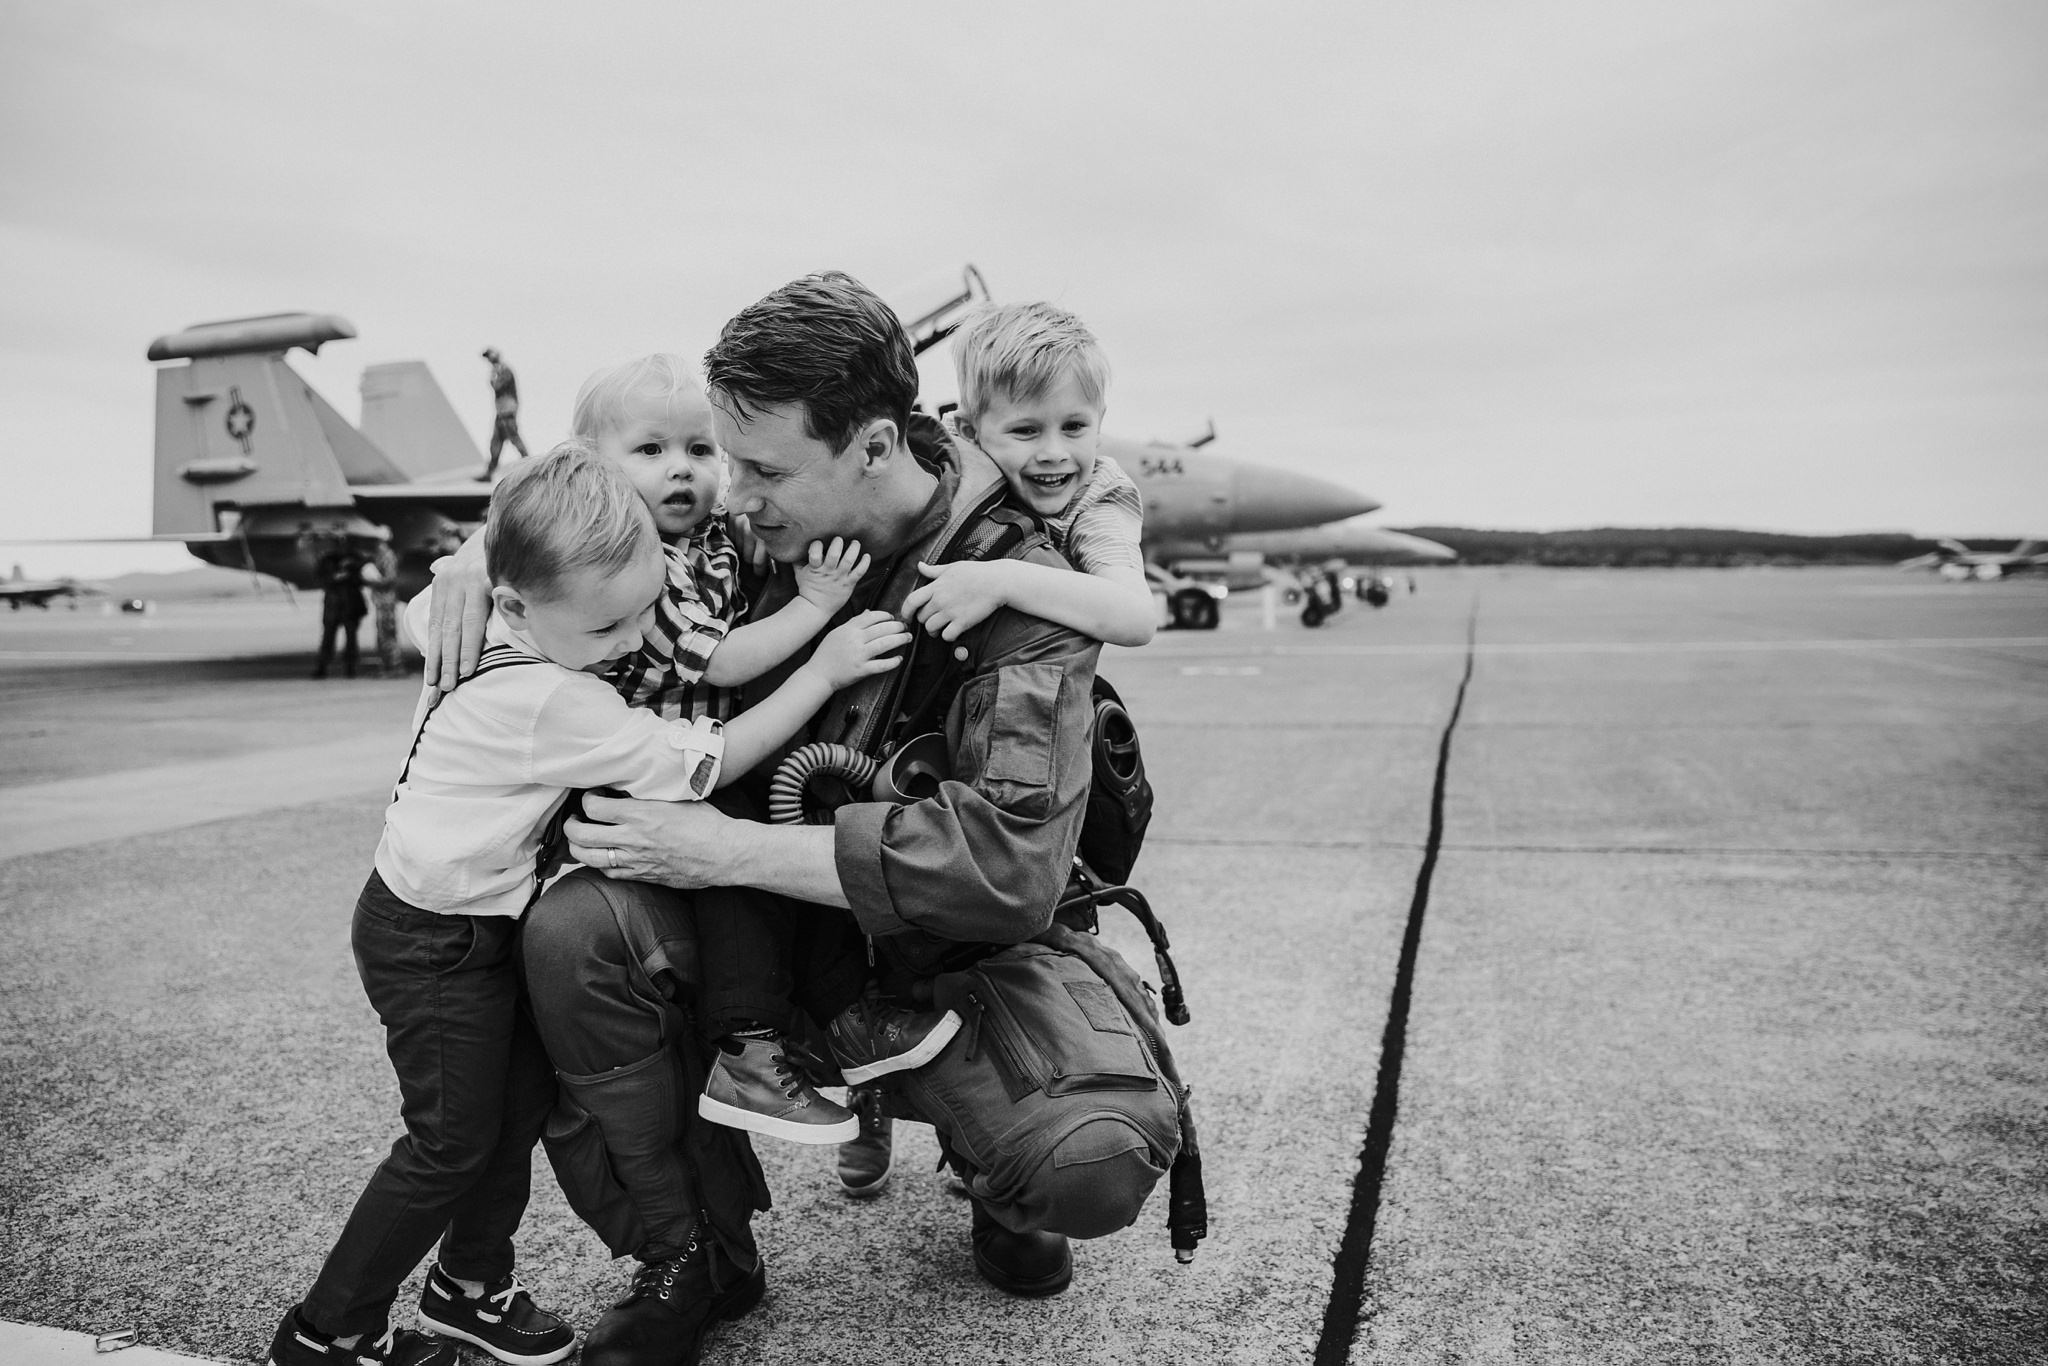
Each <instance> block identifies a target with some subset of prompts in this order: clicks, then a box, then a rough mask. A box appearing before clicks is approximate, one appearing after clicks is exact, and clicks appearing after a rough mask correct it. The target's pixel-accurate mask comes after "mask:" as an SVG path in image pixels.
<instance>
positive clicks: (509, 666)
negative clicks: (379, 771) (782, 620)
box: [269, 441, 909, 1366]
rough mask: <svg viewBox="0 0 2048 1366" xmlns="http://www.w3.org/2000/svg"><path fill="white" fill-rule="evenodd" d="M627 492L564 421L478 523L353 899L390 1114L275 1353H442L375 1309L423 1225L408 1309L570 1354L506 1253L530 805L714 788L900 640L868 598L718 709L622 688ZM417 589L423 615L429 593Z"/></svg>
mask: <svg viewBox="0 0 2048 1366" xmlns="http://www.w3.org/2000/svg"><path fill="white" fill-rule="evenodd" d="M636 492H637V491H636V490H635V488H634V487H633V485H632V484H631V483H629V482H628V481H627V480H626V479H625V478H623V477H621V475H620V474H619V472H618V471H617V470H616V469H615V468H614V467H613V466H612V464H611V463H610V462H608V461H606V460H604V459H603V458H602V457H600V456H599V455H598V454H597V452H596V451H595V450H594V449H593V448H592V447H591V445H590V444H589V443H588V442H580V441H571V442H565V443H563V445H561V446H558V447H557V448H556V449H555V450H554V451H552V452H550V453H549V454H548V455H547V456H546V457H545V458H544V459H542V460H539V461H534V462H531V463H524V464H522V465H520V466H519V467H518V468H517V469H515V470H514V471H513V472H512V474H511V475H509V476H508V477H507V478H506V479H505V480H504V481H503V482H501V483H500V484H499V485H498V487H497V488H496V490H495V491H494V492H493V494H492V516H491V519H490V522H489V525H488V527H487V529H486V531H485V533H484V537H483V540H484V555H485V561H486V565H487V568H488V572H489V574H490V578H491V583H492V588H491V597H492V599H493V601H494V604H495V607H496V609H497V610H496V613H495V615H494V616H493V618H492V620H491V623H490V626H489V628H488V631H487V637H486V639H487V648H486V650H485V652H484V657H483V661H482V663H481V664H480V666H479V667H478V668H477V670H476V671H475V672H474V673H473V674H472V675H470V677H469V678H468V679H466V680H464V682H463V683H462V684H460V685H459V686H458V687H457V688H455V689H453V690H451V691H449V692H447V693H437V692H436V691H435V690H433V689H431V688H429V689H428V690H427V692H426V693H425V695H424V696H423V697H422V699H421V703H420V709H419V713H418V720H417V722H416V726H417V729H416V732H415V735H414V740H413V748H412V752H411V753H410V754H409V755H408V756H407V759H406V763H405V767H404V769H403V771H402V772H401V774H400V776H399V782H398V788H397V791H396V792H395V793H394V794H393V798H392V803H391V805H390V807H389V808H388V809H387V811H386V812H385V817H384V834H383V838H382V840H381V841H380V842H379V843H378V846H377V857H376V866H375V869H374V870H373V871H372V873H371V874H370V877H369V881H368V883H367V884H366V885H365V887H364V889H363V892H362V895H361V897H360V898H359V899H358V901H357V903H356V914H355V923H354V929H353V934H352V941H353V944H354V948H355V954H356V963H357V967H358V970H359V971H360V972H361V974H362V978H363V985H364V989H365V990H366V992H367V993H368V995H369V997H370V1002H371V1004H372V1005H373V1006H375V1008H376V1010H377V1013H378V1016H379V1018H380V1019H382V1020H383V1022H384V1026H385V1030H386V1041H387V1042H386V1046H387V1050H388V1052H389V1053H390V1056H391V1061H392V1065H393V1067H394V1068H395V1069H396V1071H397V1073H398V1081H399V1089H400V1091H401V1093H402V1095H403V1097H404V1109H403V1114H404V1118H405V1124H406V1132H405V1135H404V1136H403V1137H401V1138H400V1139H399V1140H398V1141H397V1143H395V1144H394V1145H393V1146H392V1150H391V1155H390V1156H389V1157H388V1158H386V1159H385V1161H384V1162H383V1164H382V1165H380V1166H379V1167H378V1168H377V1170H376V1172H375V1173H373V1174H372V1176H371V1177H370V1181H369V1184H368V1186H367V1187H366V1188H365V1189H364V1191H363V1194H362V1196H361V1197H360V1198H359V1199H358V1200H357V1202H356V1205H355V1208H354V1210H353V1211H352V1212H351V1214H350V1215H349V1218H348V1222H347V1224H346V1225H345V1226H344V1228H343V1230H342V1233H341V1236H340V1238H339V1239H338V1240H337V1241H336V1243H335V1246H334V1249H333V1251H332V1252H331V1253H329V1255H328V1258H327V1262H326V1264H325V1265H324V1266H323V1267H322V1269H321V1272H320V1276H319V1278H318V1280H316V1281H315V1283H314V1285H313V1288H312V1290H311V1291H309V1292H308V1293H307V1295H306V1298H305V1300H304V1302H303V1303H302V1304H300V1305H298V1306H296V1307H294V1308H292V1309H290V1310H287V1311H286V1312H285V1316H284V1319H283V1321H282V1322H281V1323H280V1324H279V1326H278V1330H277V1334H276V1337H275V1338H274V1339H273V1340H272V1343H271V1348H270V1357H269V1360H270V1363H271V1366H310V1364H311V1363H316V1362H319V1363H327V1364H328V1366H342V1364H343V1363H346V1366H356V1363H358V1362H366V1363H377V1362H382V1363H388V1364H389V1366H428V1364H429V1363H432V1364H433V1366H454V1362H455V1355H454V1352H453V1350H452V1349H451V1348H450V1347H449V1346H448V1345H447V1344H446V1343H444V1342H438V1341H436V1340H434V1339H431V1338H426V1337H422V1336H420V1335H418V1334H414V1333H411V1332H393V1331H390V1330H389V1328H388V1319H389V1314H390V1309H391V1302H392V1299H393V1297H394V1296H395V1295H396V1293H397V1290H398V1287H399V1285H400V1283H401V1282H402V1281H403V1280H404V1279H405V1278H406V1277H407V1276H408V1275H410V1274H411V1272H412V1270H413V1268H414V1267H415V1266H416V1265H418V1263H419V1261H420V1259H421V1258H422V1257H423V1256H424V1255H425V1254H426V1253H427V1251H428V1250H429V1249H430V1248H431V1247H432V1246H433V1244H434V1242H435V1240H436V1239H437V1238H439V1239H440V1242H441V1252H440V1258H439V1260H438V1261H437V1262H436V1263H435V1265H434V1267H433V1268H432V1269H431V1270H430V1271H429V1273H428V1276H427V1285H426V1289H425V1291H424V1292H423V1294H422V1296H421V1301H420V1322H421V1325H422V1326H423V1327H425V1328H427V1329H429V1330H430V1331H432V1332H434V1333H438V1334H441V1335H443V1336H444V1337H452V1338H457V1339H460V1340H462V1341H465V1342H470V1343H474V1344H475V1345H477V1346H479V1347H482V1348H484V1349H485V1350H486V1351H488V1352H490V1353H491V1354H492V1355H493V1356H495V1357H497V1358H498V1359H499V1360H501V1361H505V1362H511V1363H516V1364H517V1366H548V1363H553V1362H557V1361H560V1360H561V1359H562V1358H564V1357H566V1356H567V1355H568V1354H569V1353H570V1351H571V1350H572V1349H573V1348H574V1347H575V1334H574V1333H573V1332H572V1331H571V1330H570V1328H569V1326H568V1325H567V1324H565V1323H564V1322H562V1320H561V1319H559V1318H557V1317H556V1316H554V1315H552V1314H549V1313H547V1312H545V1311H543V1310H541V1309H539V1308H537V1307H535V1305H534V1304H533V1301H532V1299H531V1297H530V1296H529V1295H528V1294H527V1292H526V1290H525V1289H524V1288H523V1287H522V1286H521V1285H520V1284H519V1282H518V1281H517V1280H516V1279H515V1278H514V1277H513V1275H512V1234H513V1232H514V1231H515V1230H516V1229H517V1228H518V1226H519V1221H520V1218H521V1216H522V1214H523V1213H524V1211H525V1207H526V1200H527V1190H528V1174H529V1170H530V1166H531V1162H532V1156H531V1155H532V1149H533V1145H534V1142H535V1140H536V1139H537V1138H538V1137H539V1134H540V1130H541V1127H542V1124H543V1122H544V1120H545V1117H546V1115H547V1112H548V1110H549V1108H550V1107H551V1106H552V1104H553V1100H554V1078H553V1073H552V1072H551V1071H550V1069H549V1067H548V1063H547V1059H546V1056H545V1054H544V1053H543V1052H542V1050H541V1047H540V1043H539V1039H538V1037H537V1036H536V1034H535V1032H534V1028H533V1024H532V1022H531V1020H530V1019H528V1018H527V1017H526V1015H525V1013H524V1008H523V1005H522V1003H521V1002H520V999H519V987H518V981H517V976H516V970H515V966H514V952H515V945H516V938H515V935H516V930H517V927H518V924H519V920H520V917H521V915H522V914H523V913H524V911H525V910H526V908H527V906H528V905H530V904H531V903H532V901H533V900H534V898H535V896H536V895H537V892H538V888H539V880H540V876H539V869H540V866H541V856H542V848H541V846H542V831H543V828H544V827H545V826H546V824H547V822H548V819H549V817H550V815H551V814H552V813H553V812H554V811H555V810H557V809H558V808H559V807H560V806H561V805H562V803H563V801H564V800H565V799H566V797H567V795H568V792H569V790H570V789H572V788H578V787H595V786H599V785H605V784H610V785H615V786H618V787H621V788H624V789H626V790H627V791H629V792H631V793H633V794H635V795H637V796H642V797H649V798H656V799H662V800H671V801H681V800H692V799H698V798H702V797H704V796H706V795H708V794H709V793H710V792H711V791H712V789H714V788H716V787H718V786H720V785H721V784H722V783H723V782H725V781H727V780H728V779H730V778H732V777H734V776H737V775H738V774H740V773H743V772H745V771H746V770H747V769H748V768H750V767H752V766H753V765H754V764H756V763H758V762H759V761H761V760H762V759H763V758H765V757H766V756H768V755H769V754H771V753H773V752H774V751H775V750H776V749H777V748H779V747H780V746H781V745H783V744H785V743H786V742H787V741H788V739H789V738H790V736H791V735H793V734H794V733H795V732H796V730H797V729H798V728H799V727H800V726H801V725H802V724H803V723H804V722H805V721H806V720H808V719H809V717H810V715H811V714H812V713H813V712H814V711H816V710H817V709H818V707H820V706H822V705H823V704H824V702H825V699H826V698H827V697H829V696H830V695H831V694H832V693H833V692H834V691H836V690H838V689H839V688H841V687H843V686H846V685H848V684H850V683H852V682H854V681H855V680H857V679H860V678H863V677H866V676H868V675H871V674H876V673H881V672H885V671H886V670H888V669H891V668H894V667H895V665H896V662H897V661H896V660H895V659H893V658H888V657H886V656H888V655H889V654H890V652H891V651H895V650H898V649H900V648H901V647H902V646H903V645H904V644H906V643H907V641H908V639H909V635H908V632H907V631H905V630H904V629H903V628H902V627H901V626H900V625H899V624H898V623H897V622H896V621H895V620H894V619H893V618H891V617H889V616H888V615H887V614H886V613H882V612H869V613H865V614H863V615H861V616H858V617H855V618H854V619H853V620H851V621H849V622H847V623H846V624H844V625H842V626H840V627H839V628H838V629H836V630H834V631H832V632H830V633H829V634H827V635H826V636H825V638H824V639H823V640H822V641H821V642H820V643H819V645H818V648H817V650H816V651H815V652H814V653H813V654H812V656H811V658H810V660H809V661H808V662H806V663H805V665H804V666H803V667H802V668H800V669H798V670H797V671H796V672H795V673H794V674H792V675H791V677H790V678H789V680H788V681H787V682H786V683H785V684H784V685H783V686H782V687H781V688H780V689H778V690H777V691H776V692H775V693H774V694H773V695H772V696H770V697H768V698H767V699H765V700H763V701H762V702H761V703H759V704H758V705H757V706H755V707H754V708H752V709H751V710H749V711H748V712H747V713H746V714H745V715H744V716H740V717H737V718H735V719H734V720H733V721H732V722H730V723H729V724H728V723H722V722H720V721H718V720H716V719H714V718H709V717H706V718H702V719H677V720H664V719H662V717H661V716H660V715H658V714H656V713H654V712H650V711H645V710H637V709H634V708H632V707H630V706H628V705H627V704H626V702H625V701H624V700H623V699H622V698H621V697H620V696H619V694H618V693H617V692H616V691H615V690H614V689H613V688H612V687H611V686H610V684H608V683H607V682H606V681H604V679H603V678H601V677H597V676H595V675H600V674H603V673H604V672H605V671H607V670H608V669H610V668H611V667H612V666H613V665H615V664H616V663H617V661H619V660H620V659H622V658H625V657H626V656H627V655H629V654H630V653H632V652H633V651H635V650H637V649H638V648H639V646H640V644H641V641H642V638H643V636H644V634H645V632H646V631H647V629H648V627H649V625H650V623H651V622H652V620H653V617H654V613H655V607H656V603H657V601H658V600H660V599H661V598H663V597H664V596H665V593H666V585H667V581H668V570H667V561H666V557H665V555H664V552H663V548H662V545H661V542H660V540H659V538H658V537H657V535H656V532H655V525H654V520H653V517H652V516H651V515H650V514H649V512H648V510H647V507H646V505H645V503H644V502H643V501H642V500H641V499H640V498H639V497H638V496H636ZM842 568H843V570H844V572H845V574H848V575H852V576H854V577H857V576H858V573H859V572H860V566H859V564H858V563H856V564H851V565H843V566H842ZM413 612H414V621H413V623H412V624H413V625H415V626H423V625H424V616H425V612H426V603H425V602H424V600H420V601H416V602H415V604H414V608H413Z"/></svg>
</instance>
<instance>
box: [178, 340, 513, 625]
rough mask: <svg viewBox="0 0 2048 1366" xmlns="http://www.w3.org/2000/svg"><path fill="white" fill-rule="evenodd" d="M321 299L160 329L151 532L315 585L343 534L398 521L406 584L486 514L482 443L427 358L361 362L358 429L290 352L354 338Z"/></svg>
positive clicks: (226, 564) (364, 543)
mask: <svg viewBox="0 0 2048 1366" xmlns="http://www.w3.org/2000/svg"><path fill="white" fill-rule="evenodd" d="M355 334H356V330H355V328H354V327H353V326H351V325H350V324H349V323H348V322H347V321H345V320H344V319H341V318H337V317H335V316H334V315H332V314H324V313H277V314H271V315H268V316H265V317H260V318H235V319H230V320H228V321H226V322H216V323H202V324H200V325H199V326H197V327H189V328H186V329H185V330H184V331H182V332H174V333H171V334H170V335H169V336H165V337H159V338H157V339H156V340H155V341H154V342H152V343H151V344H150V347H149V358H150V359H151V360H153V361H178V360H182V361H185V362H186V364H183V365H165V366H162V367H161V368H159V369H158V370H157V373H156V508H155V519H154V525H153V530H154V533H155V535H154V539H157V540H177V541H183V542H184V543H185V546H186V548H187V549H189V550H190V551H191V552H192V553H193V554H194V555H196V556H198V557H199V558H200V559H202V560H205V561H206V562H207V563H208V564H216V565H220V566H222V567H223V568H227V569H248V570H251V571H253V572H255V573H259V574H269V575H271V576H273V577H276V578H279V579H283V580H284V581H285V582H286V583H290V584H295V585H297V586H298V587H301V588H315V587H318V586H319V579H318V577H317V576H316V574H315V572H314V565H315V562H316V561H317V560H318V559H319V558H320V555H321V554H322V552H323V551H324V550H325V549H326V547H325V546H323V545H322V544H320V543H319V538H322V537H331V536H339V537H342V538H343V539H345V540H347V541H348V542H349V543H350V544H352V545H354V546H355V547H356V548H358V549H360V550H362V551H364V552H365V553H369V552H372V551H374V549H375V548H376V544H377V543H378V542H380V541H382V540H383V539H385V537H386V536H387V535H388V536H389V537H390V538H391V541H392V548H393V550H395V551H396V552H397V555H398V570H399V583H398V587H399V591H400V593H402V594H404V595H406V596H410V595H411V594H412V593H414V592H416V591H418V589H419V588H420V587H421V586H422V585H424V584H425V583H426V581H427V577H428V566H429V565H430V564H431V563H432V562H433V560H434V559H435V557H436V556H438V555H441V554H443V553H445V552H446V551H448V550H450V549H453V548H454V547H455V546H456V545H459V544H460V543H461V542H462V540H463V538H464V537H465V536H467V535H468V534H469V532H470V531H471V530H473V529H474V528H475V526H476V524H477V523H478V522H479V521H481V520H482V518H483V515H484V509H485V507H486V506H487V505H488V504H489V502H490V496H491V490H490V486H489V485H488V484H484V483H481V482H479V481H478V480H477V479H476V478H475V472H476V471H477V470H478V469H480V468H482V466H483V456H482V454H481V452H479V451H478V450H477V448H476V443H475V442H474V441H472V440H471V439H470V436H469V434H468V432H467V431H466V430H464V428H463V426H462V423H461V422H460V420H458V419H457V418H456V416H455V411H454V409H452V408H450V407H449V406H448V400H447V398H446V397H445V396H444V395H443V394H442V392H441V388H440V386H439V385H437V384H436V383H435V382H434V377H433V376H432V375H431V374H429V373H428V372H427V367H426V366H425V365H424V364H423V363H421V362H419V361H399V362H397V363H394V364H389V365H373V366H370V367H369V368H368V369H367V370H365V371H364V372H363V380H362V388H363V425H362V429H361V430H360V431H359V430H357V429H356V428H355V427H353V426H351V425H349V423H348V421H347V419H345V418H343V417H342V416H341V414H340V413H338V412H336V411H335V410H334V408H333V407H332V406H331V405H330V404H329V403H328V402H327V400H326V399H324V398H322V397H321V396H320V395H319V394H318V393H316V392H315V391H314V389H313V387H312V386H311V385H310V384H308V383H307V382H306V381H305V380H304V379H302V378H301V377H300V376H299V374H298V373H297V372H296V371H294V370H293V369H292V368H291V367H290V366H289V365H287V364H285V353H286V352H287V351H289V350H290V349H291V348H293V347H295V346H296V347H301V348H303V349H304V350H306V351H308V352H314V353H317V352H318V351H319V349H320V348H321V346H323V345H324V344H326V343H327V342H330V341H339V340H341V339H343V338H348V337H353V336H355Z"/></svg>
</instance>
